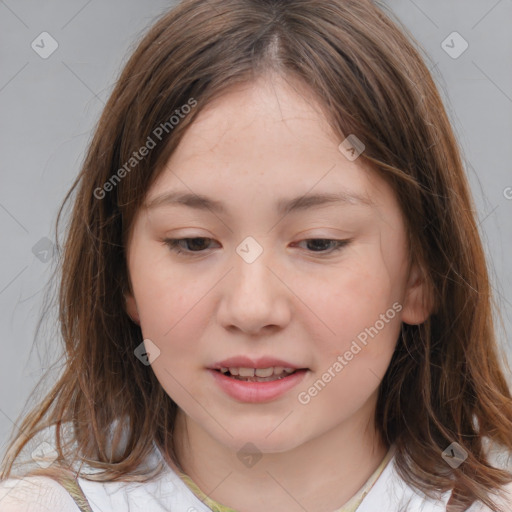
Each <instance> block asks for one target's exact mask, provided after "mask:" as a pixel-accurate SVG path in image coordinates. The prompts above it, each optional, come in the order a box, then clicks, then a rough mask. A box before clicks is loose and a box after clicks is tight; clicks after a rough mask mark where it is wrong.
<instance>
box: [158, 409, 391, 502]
mask: <svg viewBox="0 0 512 512" xmlns="http://www.w3.org/2000/svg"><path fill="white" fill-rule="evenodd" d="M374 405H375V404H374V403H373V401H370V402H369V403H367V404H366V405H365V406H364V407H363V408H362V409H360V410H359V411H358V412H357V413H356V414H354V415H353V416H352V417H351V418H350V419H349V420H347V421H346V422H344V423H341V424H339V425H337V426H336V427H335V428H333V429H331V430H329V431H327V432H325V433H324V434H323V435H322V436H319V437H316V438H313V439H310V440H309V441H307V442H306V443H303V444H301V445H299V446H297V447H295V448H293V449H291V450H287V451H284V452H278V453H262V454H261V455H262V457H261V458H260V459H259V460H258V461H257V462H256V463H255V464H253V465H248V467H245V466H244V464H241V463H240V459H239V458H238V453H237V450H236V449H233V448H232V447H227V446H225V445H224V444H222V443H219V442H218V441H217V440H216V439H214V438H213V437H211V436H210V435H209V434H208V432H206V431H205V430H204V429H202V428H201V426H200V425H199V424H197V423H196V422H194V421H192V420H191V419H190V418H189V417H187V416H186V415H185V414H184V413H183V411H182V410H181V409H180V410H179V413H178V417H177V422H176V428H175V434H174V436H175V446H176V455H177V457H178V460H179V461H180V465H181V466H182V467H183V472H184V473H186V474H187V475H188V476H189V477H190V478H191V479H192V480H193V481H194V482H195V483H196V484H197V485H198V486H199V488H200V489H201V490H202V491H203V492H204V493H205V494H207V495H208V496H209V497H210V498H211V499H212V500H214V501H216V502H218V503H220V504H222V505H225V506H228V507H230V508H233V509H235V510H238V511H243V512H259V511H260V510H261V509H262V508H263V509H265V510H267V511H268V512H278V511H279V512H281V511H282V510H287V511H290V512H304V510H315V511H317V512H333V511H334V510H337V509H339V508H340V507H342V506H343V505H344V504H345V503H347V502H348V501H349V500H350V499H351V498H352V497H353V496H354V495H355V494H356V493H357V492H358V491H359V490H360V489H361V487H362V486H363V485H364V484H365V483H366V481H367V480H368V478H369V477H370V476H371V475H372V473H373V472H374V471H375V470H376V469H377V467H378V466H379V464H380V463H381V462H382V460H383V458H384V457H385V455H386V453H387V451H388V449H389V446H387V445H386V444H385V443H384V442H383V441H382V438H381V436H380V435H379V433H378V432H377V431H376V430H375V428H373V424H374V423H373V415H371V416H370V420H368V414H367V412H368V410H374ZM241 444H244V443H241ZM167 459H168V457H167ZM168 463H169V465H170V466H171V467H173V469H174V470H175V471H176V470H177V468H176V466H175V465H174V464H172V462H171V461H169V460H168Z"/></svg>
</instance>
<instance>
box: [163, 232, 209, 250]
mask: <svg viewBox="0 0 512 512" xmlns="http://www.w3.org/2000/svg"><path fill="white" fill-rule="evenodd" d="M204 240H206V241H208V240H209V241H211V240H212V239H211V238H205V237H199V236H198V237H194V238H166V239H165V240H163V242H164V244H165V245H167V246H168V247H169V249H170V250H171V251H173V252H175V253H176V254H181V253H201V252H205V251H204V250H201V248H202V247H203V248H204V245H205V244H204ZM181 242H185V244H186V245H189V246H191V247H192V249H188V248H187V249H185V250H184V251H183V250H182V246H181V245H180V243H181Z"/></svg>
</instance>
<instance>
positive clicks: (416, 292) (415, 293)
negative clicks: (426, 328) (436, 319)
mask: <svg viewBox="0 0 512 512" xmlns="http://www.w3.org/2000/svg"><path fill="white" fill-rule="evenodd" d="M432 310H433V305H432V301H431V299H430V294H429V290H428V286H427V280H426V279H425V277H424V275H423V273H422V272H421V271H420V269H419V267H418V266H416V265H415V266H414V268H413V269H412V271H411V274H410V278H409V282H408V283H407V289H406V293H405V299H404V304H403V310H402V322H404V323H406V324H409V325H419V324H422V323H423V322H424V321H425V320H427V318H428V317H429V316H430V315H431V314H432Z"/></svg>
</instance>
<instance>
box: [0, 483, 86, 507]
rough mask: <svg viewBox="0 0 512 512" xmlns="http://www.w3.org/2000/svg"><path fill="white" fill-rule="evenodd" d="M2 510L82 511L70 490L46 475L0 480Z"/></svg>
mask: <svg viewBox="0 0 512 512" xmlns="http://www.w3.org/2000/svg"><path fill="white" fill-rule="evenodd" d="M0 510H2V512H80V510H79V508H78V507H77V505H76V504H75V502H74V501H73V499H72V498H71V496H70V495H69V494H68V492H67V491H66V490H65V489H64V488H63V487H62V486H61V485H60V484H59V483H58V482H56V481H55V480H53V479H52V478H49V477H46V476H29V477H25V478H8V479H7V480H2V481H0Z"/></svg>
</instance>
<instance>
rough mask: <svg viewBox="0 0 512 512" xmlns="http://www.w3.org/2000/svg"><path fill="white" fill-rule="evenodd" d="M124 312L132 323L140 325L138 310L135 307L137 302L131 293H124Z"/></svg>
mask: <svg viewBox="0 0 512 512" xmlns="http://www.w3.org/2000/svg"><path fill="white" fill-rule="evenodd" d="M125 302H126V312H127V313H128V316H129V317H130V318H131V319H132V321H133V322H134V323H136V324H137V325H140V317H139V311H138V309H137V303H136V302H135V297H134V296H133V295H132V294H131V293H126V294H125Z"/></svg>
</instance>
